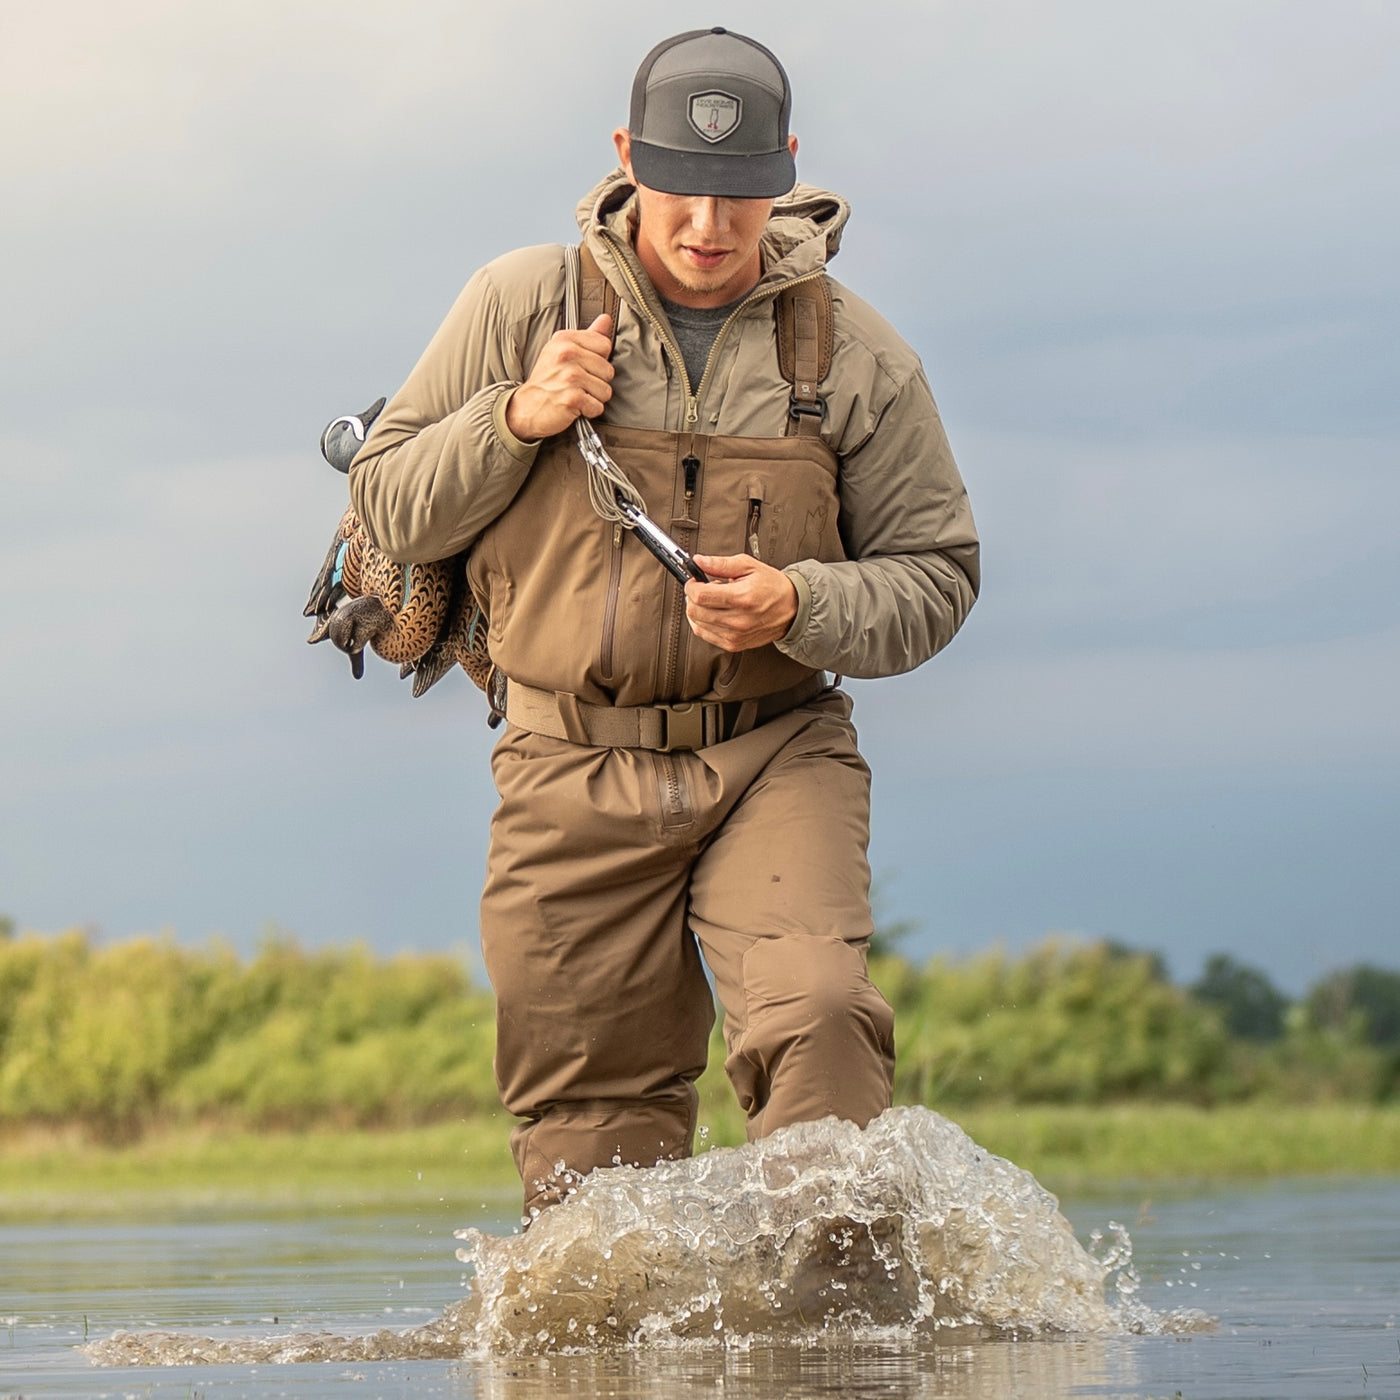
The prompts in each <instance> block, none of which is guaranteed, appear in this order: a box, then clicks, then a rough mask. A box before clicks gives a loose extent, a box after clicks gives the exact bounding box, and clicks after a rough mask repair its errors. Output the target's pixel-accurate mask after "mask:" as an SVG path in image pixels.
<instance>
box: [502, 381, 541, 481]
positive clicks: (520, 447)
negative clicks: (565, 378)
mask: <svg viewBox="0 0 1400 1400" xmlns="http://www.w3.org/2000/svg"><path fill="white" fill-rule="evenodd" d="M519 387H520V385H519V384H506V385H503V386H502V388H501V392H500V393H499V394H497V395H496V399H495V402H494V403H493V404H492V405H491V426H492V427H493V428H494V429H495V430H496V436H497V437H498V438H500V440H501V446H502V447H504V448H505V450H506V451H507V452H509V453H510V455H511V456H512V457H514V458H515V459H516V460H517V461H519V462H526V463H529V462H533V461H534V460H535V454H536V453H537V452H538V451H539V450H540V445H539V443H538V442H522V441H521V440H520V439H519V438H518V437H516V435H515V434H514V433H513V432H511V430H510V429H509V428H508V427H506V408H507V407H508V406H509V404H510V399H511V395H512V394H514V393H515V391H516V390H517V389H518V388H519Z"/></svg>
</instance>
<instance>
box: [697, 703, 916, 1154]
mask: <svg viewBox="0 0 1400 1400" xmlns="http://www.w3.org/2000/svg"><path fill="white" fill-rule="evenodd" d="M846 713H848V702H846V701H845V700H844V697H840V703H836V702H832V703H828V704H827V705H826V706H824V707H823V712H822V713H819V714H816V715H815V716H814V717H813V719H812V720H811V722H810V723H809V724H807V725H806V726H805V727H803V728H802V729H801V730H800V731H799V732H798V733H796V734H795V735H794V736H793V737H792V738H791V739H790V740H789V741H788V742H787V743H786V744H785V745H784V747H783V748H782V749H781V750H780V751H779V752H778V753H777V754H776V755H775V756H774V757H773V758H772V760H771V761H770V762H769V763H768V764H767V765H766V766H765V767H764V768H763V769H762V771H761V772H760V773H759V774H758V776H757V777H756V778H755V779H754V780H753V782H752V783H751V785H750V786H749V787H748V789H747V790H746V791H745V793H744V795H743V798H742V800H741V801H740V802H739V803H738V805H737V806H736V807H735V809H734V810H733V812H732V813H731V814H730V815H729V817H728V818H727V820H726V821H725V823H724V825H723V826H722V827H721V828H720V830H719V833H718V835H717V836H716V837H715V839H714V841H713V842H712V843H711V844H710V846H709V847H708V848H707V849H706V850H705V852H704V853H703V854H702V855H701V857H700V859H699V860H698V861H697V863H696V866H695V871H694V875H693V879H692V884H691V894H690V899H691V906H690V917H691V926H692V928H693V929H694V931H695V935H696V937H697V938H699V940H700V943H701V946H702V948H703V949H704V952H705V959H706V961H707V962H708V963H709V965H710V969H711V971H712V972H713V973H714V976H715V981H716V987H717V990H718V992H719V997H720V1001H721V1002H722V1004H723V1006H724V1011H725V1044H726V1047H727V1050H728V1056H727V1059H726V1061H725V1068H726V1070H727V1071H728V1074H729V1078H730V1080H731V1081H732V1083H733V1085H734V1088H735V1090H736V1092H737V1093H738V1096H739V1102H740V1104H741V1106H742V1107H743V1108H744V1110H745V1112H746V1113H747V1114H748V1131H749V1136H750V1137H751V1138H756V1137H762V1136H763V1135H764V1134H766V1133H770V1132H772V1131H773V1130H774V1129H775V1128H779V1127H783V1126H785V1125H787V1124H789V1123H797V1122H807V1121H811V1120H813V1119H817V1118H822V1117H825V1116H826V1115H828V1114H835V1115H836V1116H837V1117H839V1118H845V1119H850V1120H852V1121H854V1122H856V1123H859V1124H861V1125H862V1126H863V1125H864V1124H865V1123H867V1122H868V1121H869V1120H870V1119H871V1118H873V1117H875V1116H876V1115H877V1114H879V1113H881V1112H882V1111H883V1110H884V1109H886V1108H888V1107H889V1105H890V1091H891V1083H892V1080H893V1075H894V1018H893V1014H892V1012H891V1011H890V1008H889V1005H888V1003H887V1002H886V1001H885V999H884V997H882V996H881V995H880V993H879V992H878V991H877V990H876V988H875V987H874V985H873V984H872V983H871V982H870V979H869V977H868V976H867V974H866V967H865V959H866V948H867V945H868V942H869V938H870V934H871V931H872V924H871V917H870V900H869V892H870V868H869V865H868V863H867V860H866V847H867V844H868V841H869V830H870V775H869V770H868V769H867V768H866V766H865V762H864V760H863V759H862V758H861V757H860V754H859V753H858V751H857V749H856V744H855V733H854V731H853V729H852V728H851V726H850V723H849V721H848V719H847V718H846V717H845V716H846Z"/></svg>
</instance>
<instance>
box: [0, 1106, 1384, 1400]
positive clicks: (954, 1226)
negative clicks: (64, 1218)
mask: <svg viewBox="0 0 1400 1400" xmlns="http://www.w3.org/2000/svg"><path fill="white" fill-rule="evenodd" d="M473 1204H474V1206H475V1209H473ZM509 1209H510V1204H509V1203H508V1202H504V1201H503V1202H500V1203H498V1204H497V1206H496V1208H495V1209H494V1210H491V1209H483V1206H482V1203H480V1202H479V1201H478V1202H476V1203H463V1204H462V1205H460V1206H456V1207H451V1206H449V1205H442V1206H440V1207H438V1208H436V1210H430V1209H427V1208H423V1209H420V1210H417V1211H415V1212H414V1213H411V1214H382V1213H380V1214H358V1213H354V1212H341V1213H338V1214H335V1215H330V1216H314V1217H305V1216H297V1217H293V1218H276V1219H265V1218H208V1217H207V1216H202V1217H199V1218H171V1219H164V1220H143V1221H140V1222H136V1223H132V1224H129V1225H119V1224H113V1223H110V1222H103V1223H100V1224H94V1225H71V1224H70V1225H61V1226H60V1225H51V1224H35V1225H25V1224H14V1223H11V1224H0V1396H6V1397H8V1396H17V1395H23V1396H58V1395H72V1396H78V1395H81V1396H98V1395H110V1396H127V1395H131V1396H141V1397H145V1396H158V1397H181V1398H182V1400H192V1397H195V1396H207V1395H214V1394H223V1395H230V1396H232V1395H247V1396H255V1397H271V1396H281V1395H297V1396H322V1395H325V1396H331V1395H343V1396H357V1397H358V1396H371V1395H385V1396H409V1395H412V1396H419V1395H423V1396H464V1397H474V1396H482V1397H486V1396H492V1397H495V1396H499V1397H503V1400H504V1398H505V1397H514V1398H515V1400H524V1397H545V1396H550V1397H553V1396H572V1395H578V1396H591V1395H611V1396H623V1397H641V1396H652V1395H658V1394H665V1395H676V1396H691V1395H695V1396H699V1395H720V1394H723V1395H725V1396H729V1397H735V1396H738V1397H777V1396H814V1397H815V1396H830V1395H836V1394H840V1395H842V1396H843V1397H845V1400H864V1397H876V1396H915V1397H935V1396H966V1397H979V1398H981V1397H987V1398H988V1400H990V1397H993V1396H995V1397H998V1400H1001V1397H1006V1396H1013V1395H1025V1396H1030V1395H1036V1396H1056V1395H1104V1396H1163V1397H1171V1396H1173V1395H1175V1394H1176V1393H1177V1392H1180V1393H1181V1395H1182V1396H1183V1397H1187V1398H1188V1400H1199V1398H1200V1397H1206V1396H1222V1397H1224V1396H1232V1397H1233V1396H1268V1397H1278V1400H1287V1397H1293V1396H1352V1395H1356V1396H1369V1395H1374V1396H1390V1397H1400V1330H1397V1314H1400V1182H1395V1181H1383V1182H1370V1183H1340V1184H1338V1183H1327V1184H1320V1183H1290V1184H1287V1185H1282V1186H1278V1185H1276V1186H1267V1187H1258V1188H1253V1189H1246V1188H1235V1189H1231V1190H1228V1191H1222V1190H1214V1191H1196V1192H1181V1193H1178V1194H1175V1195H1172V1196H1171V1197H1169V1198H1158V1199H1153V1200H1144V1199H1143V1198H1142V1197H1141V1195H1139V1194H1137V1193H1132V1194H1128V1193H1124V1194H1121V1195H1119V1196H1117V1197H1113V1198H1102V1199H1079V1200H1073V1201H1067V1202H1064V1203H1062V1205H1061V1206H1060V1208H1059V1209H1057V1208H1056V1203H1055V1201H1054V1199H1053V1197H1050V1196H1049V1195H1048V1194H1047V1193H1045V1192H1043V1191H1042V1190H1041V1189H1040V1188H1039V1187H1038V1186H1037V1184H1036V1183H1035V1182H1034V1180H1033V1179H1032V1178H1030V1177H1029V1176H1028V1175H1027V1174H1026V1173H1024V1172H1020V1171H1019V1170H1017V1169H1016V1168H1014V1167H1013V1166H1011V1164H1009V1163H1005V1162H1002V1161H1001V1160H1000V1159H998V1158H995V1157H992V1156H990V1154H987V1153H984V1152H982V1151H981V1149H979V1148H978V1147H977V1146H976V1144H974V1143H972V1142H971V1141H970V1140H969V1139H967V1138H966V1137H965V1136H963V1135H962V1134H961V1133H960V1132H958V1131H957V1130H956V1129H954V1128H953V1127H952V1126H951V1125H950V1124H947V1123H946V1122H945V1121H944V1120H942V1119H940V1118H938V1117H937V1115H934V1114H930V1113H926V1112H924V1111H922V1110H906V1111H898V1110H897V1111H896V1112H895V1113H893V1114H890V1115H886V1117H885V1118H884V1119H882V1120H880V1121H879V1122H878V1123H877V1124H875V1125H872V1127H871V1129H869V1130H868V1131H867V1132H866V1133H864V1134H862V1133H858V1132H856V1131H855V1130H854V1129H851V1128H842V1127H841V1126H840V1125H835V1124H824V1125H813V1126H811V1127H809V1128H806V1129H799V1130H794V1131H792V1132H790V1133H787V1134H782V1135H779V1136H778V1137H776V1138H775V1139H770V1140H769V1142H768V1143H767V1144H763V1145H761V1147H760V1148H758V1149H755V1148H746V1149H741V1150H739V1151H736V1152H715V1153H711V1154H708V1155H707V1156H706V1157H705V1158H702V1159H698V1160H697V1161H696V1162H693V1163H677V1164H671V1165H669V1166H667V1167H664V1168H661V1169H658V1170H656V1171H653V1172H650V1173H635V1172H628V1171H617V1172H612V1173H603V1174H600V1175H599V1176H598V1177H596V1178H595V1179H594V1180H593V1181H590V1182H589V1183H586V1184H585V1186H584V1187H583V1188H582V1189H581V1191H580V1192H579V1194H578V1196H577V1197H576V1198H575V1200H574V1201H572V1202H571V1203H570V1204H569V1205H568V1206H566V1207H564V1208H561V1209H559V1210H556V1211H554V1212H550V1213H548V1214H546V1215H545V1216H544V1217H542V1218H541V1220H540V1221H539V1222H537V1223H536V1224H535V1225H534V1226H532V1227H531V1229H530V1230H529V1231H528V1232H526V1233H525V1234H524V1235H520V1234H512V1233H511V1232H512V1230H513V1227H514V1224H515V1222H514V1220H513V1218H512V1217H511V1216H510V1214H509ZM1113 1222H1122V1224H1123V1225H1126V1227H1127V1231H1126V1232H1124V1231H1123V1230H1122V1229H1119V1228H1115V1225H1114V1223H1113ZM1129 1233H1130V1234H1131V1247H1129V1245H1128V1242H1127V1234H1129ZM454 1234H460V1235H462V1236H463V1237H462V1238H460V1239H458V1238H454ZM459 1249H460V1250H461V1251H462V1255H463V1258H462V1260H461V1261H460V1262H459V1259H458V1254H457V1252H458V1250H459ZM1210 1319H1213V1320H1214V1322H1213V1324H1212V1323H1211V1322H1210V1321H1209V1320H1210Z"/></svg>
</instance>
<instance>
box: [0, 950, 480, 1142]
mask: <svg viewBox="0 0 1400 1400" xmlns="http://www.w3.org/2000/svg"><path fill="white" fill-rule="evenodd" d="M494 1040H495V1027H494V1020H493V1010H492V1002H491V997H490V994H489V993H486V992H483V991H481V990H479V989H478V988H475V987H474V986H473V985H472V983H471V980H470V978H469V977H468V975H467V972H466V970H465V968H464V967H463V966H462V965H461V963H460V962H459V961H458V960H457V959H455V958H451V957H447V956H443V955H414V956H401V957H396V958H392V959H389V960H387V961H382V960H378V959H376V958H374V957H372V956H371V954H370V953H369V952H368V950H367V949H365V948H363V947H356V948H351V949H348V950H342V949H336V950H329V951H323V952H314V953H312V952H304V951H303V950H301V949H300V948H298V947H297V946H296V945H295V944H294V943H292V942H290V941H288V940H286V939H273V940H269V941H268V942H267V943H266V944H265V945H264V947H263V949H262V951H261V952H260V953H259V954H258V956H257V957H256V958H254V959H253V960H252V961H250V962H247V963H243V962H240V960H239V959H238V958H237V957H236V956H235V955H234V954H233V953H232V952H231V951H230V950H229V949H228V948H225V947H220V946H217V945H216V946H213V947H210V948H207V949H203V950H190V949H185V948H179V947H176V946H175V945H174V944H173V943H172V942H170V941H168V940H156V939H151V938H136V939H132V940H130V941H129V942H125V943H117V944H113V945H112V946H110V947H106V948H95V947H93V945H92V943H91V942H90V940H89V939H88V938H86V937H85V936H84V935H83V934H81V933H67V934H63V935H61V936H60V937H58V938H53V939H45V938H38V937H35V936H33V935H30V936H27V937H22V938H19V939H12V940H9V941H6V942H4V943H0V1125H4V1124H6V1123H10V1124H16V1123H31V1124H32V1123H47V1124H64V1123H80V1124H82V1125H84V1126H85V1127H86V1128H88V1129H89V1130H90V1131H91V1132H92V1134H93V1135H95V1136H99V1137H103V1138H107V1139H112V1140H120V1139H122V1138H129V1137H133V1136H136V1135H139V1134H140V1133H141V1132H143V1131H145V1130H147V1129H148V1128H150V1127H152V1126H157V1125H162V1124H169V1123H172V1122H176V1123H189V1122H195V1121H211V1122H222V1123H225V1124H228V1125H236V1126H245V1127H258V1128H272V1127H292V1126H296V1127H304V1126H306V1125H308V1124H336V1125H341V1126H348V1125H352V1124H353V1125H357V1126H403V1125H407V1124H414V1123H426V1122H432V1121H437V1120H440V1119H443V1118H446V1117H453V1116H458V1117H460V1116H469V1115H473V1114H483V1113H490V1112H493V1111H494V1110H495V1108H496V1090H495V1084H494V1081H493V1079H492V1074H491V1055H492V1049H493V1046H494Z"/></svg>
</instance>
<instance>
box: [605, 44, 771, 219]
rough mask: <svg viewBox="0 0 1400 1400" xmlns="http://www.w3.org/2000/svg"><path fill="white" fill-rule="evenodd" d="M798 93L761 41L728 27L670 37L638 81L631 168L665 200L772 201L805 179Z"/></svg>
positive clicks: (651, 57) (631, 124)
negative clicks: (795, 149)
mask: <svg viewBox="0 0 1400 1400" xmlns="http://www.w3.org/2000/svg"><path fill="white" fill-rule="evenodd" d="M791 112H792V89H791V88H790V87H789V86H788V79H787V74H786V73H784V72H783V65H782V64H781V63H779V62H778V60H777V59H776V58H774V57H773V55H772V54H771V53H769V51H768V50H767V49H765V48H764V47H763V45H762V44H758V43H755V42H754V41H753V40H752V39H747V38H745V37H744V36H743V35H742V34H731V33H730V32H729V31H728V30H727V29H692V30H689V31H688V32H687V33H685V34H677V35H675V36H674V37H672V38H670V39H663V40H662V41H661V43H659V44H658V45H657V46H656V47H655V48H654V49H653V50H652V51H651V52H650V53H649V54H648V55H647V56H646V57H645V58H644V59H643V60H642V66H641V67H640V68H639V69H637V76H636V78H635V79H634V80H633V83H632V116H631V120H630V122H629V123H628V130H629V131H630V132H631V134H632V169H633V170H634V171H635V172H636V176H637V179H638V180H640V181H641V183H642V184H644V185H647V186H649V187H650V188H651V189H654V190H662V191H664V192H665V193H667V194H712V195H720V196H723V197H727V198H731V199H772V198H775V197H776V196H778V195H780V194H786V193H787V192H788V191H789V190H790V189H791V188H792V187H793V185H794V184H795V183H796V181H797V167H796V165H795V164H794V163H793V159H792V153H791V152H790V151H789V150H788V117H789V115H790V114H791Z"/></svg>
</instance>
